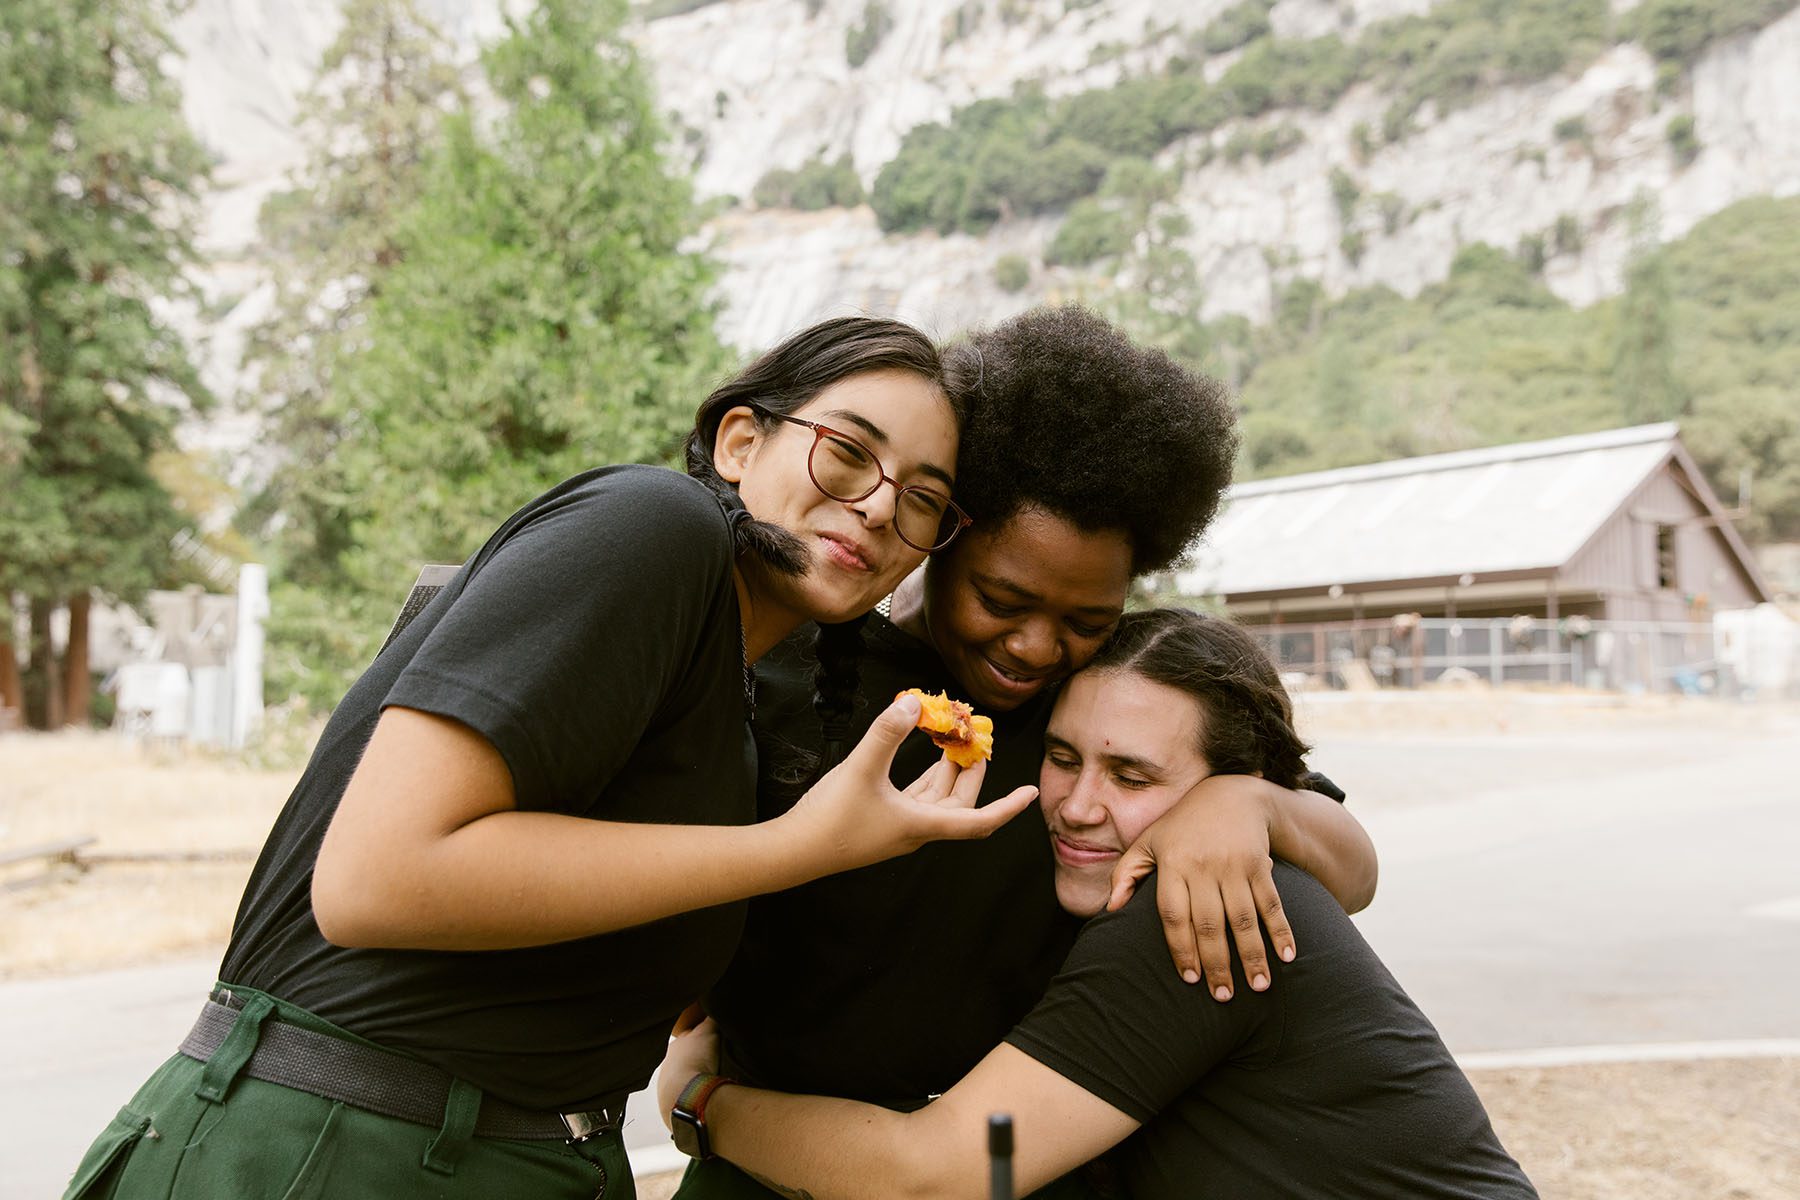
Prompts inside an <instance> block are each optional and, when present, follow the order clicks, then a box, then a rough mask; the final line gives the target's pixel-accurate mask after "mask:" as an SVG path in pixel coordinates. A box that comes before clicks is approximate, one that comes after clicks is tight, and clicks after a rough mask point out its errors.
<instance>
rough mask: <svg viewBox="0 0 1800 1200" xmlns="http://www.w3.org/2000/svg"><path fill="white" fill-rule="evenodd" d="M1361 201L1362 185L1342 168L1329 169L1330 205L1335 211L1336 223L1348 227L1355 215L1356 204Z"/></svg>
mask: <svg viewBox="0 0 1800 1200" xmlns="http://www.w3.org/2000/svg"><path fill="white" fill-rule="evenodd" d="M1361 199H1362V185H1361V184H1359V183H1357V182H1356V179H1355V177H1354V176H1352V175H1351V174H1350V172H1348V171H1346V170H1344V168H1342V167H1333V168H1331V203H1332V205H1333V206H1334V207H1336V209H1337V215H1338V223H1339V224H1340V225H1348V224H1349V223H1350V218H1351V217H1353V216H1355V215H1356V202H1357V201H1358V200H1361Z"/></svg>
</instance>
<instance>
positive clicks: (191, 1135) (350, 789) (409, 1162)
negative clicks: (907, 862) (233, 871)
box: [68, 318, 1032, 1200]
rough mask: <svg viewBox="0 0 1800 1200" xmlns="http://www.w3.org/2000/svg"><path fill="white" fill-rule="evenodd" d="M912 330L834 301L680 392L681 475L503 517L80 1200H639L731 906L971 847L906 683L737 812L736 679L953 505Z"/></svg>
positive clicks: (400, 667)
mask: <svg viewBox="0 0 1800 1200" xmlns="http://www.w3.org/2000/svg"><path fill="white" fill-rule="evenodd" d="M941 374H942V372H941V364H940V360H939V357H938V354H937V351H936V349H935V348H934V347H933V346H932V344H931V343H930V341H928V340H927V339H926V338H924V337H923V336H921V335H920V334H919V333H917V332H916V331H914V330H912V329H910V328H908V327H907V326H904V325H901V324H898V323H895V322H891V321H882V320H872V319H866V318H850V319H843V320H837V321H829V322H826V323H824V324H822V325H819V326H815V327H813V328H811V329H808V330H806V331H804V332H802V333H800V334H798V335H796V336H795V337H793V338H791V339H790V340H788V341H787V342H785V343H784V344H782V345H781V346H779V347H777V348H776V349H774V350H772V351H770V352H769V353H768V354H766V355H764V356H763V357H762V358H760V359H759V360H757V361H756V362H755V363H753V364H751V365H750V366H749V367H748V368H746V369H745V370H744V371H743V372H742V373H741V374H740V375H738V376H737V377H736V378H735V379H733V380H731V381H729V382H728V383H726V384H724V385H723V386H721V387H720V388H719V389H718V390H717V391H715V392H714V393H713V394H712V395H711V396H710V397H708V398H707V400H706V402H705V403H704V404H702V405H701V407H700V410H699V414H698V417H697V420H696V422H695V427H694V430H693V433H692V434H691V436H690V437H689V439H688V443H687V464H688V469H689V470H688V474H687V475H685V476H684V475H681V474H677V473H675V472H671V471H667V470H662V469H659V468H653V467H642V466H615V467H602V468H599V469H596V470H593V471H589V472H587V473H585V474H582V475H579V476H576V477H575V478H573V479H570V480H568V481H566V482H565V483H563V484H561V485H559V486H558V487H556V488H554V489H552V490H551V491H550V492H548V493H546V494H545V495H543V496H540V497H539V498H537V499H536V500H533V501H532V502H531V503H529V504H527V505H526V506H525V507H524V508H522V509H521V510H519V512H517V513H516V514H514V515H513V516H512V517H511V518H510V519H509V520H508V521H507V522H506V523H505V524H504V525H503V526H501V528H500V529H499V531H498V532H497V533H495V534H494V535H493V537H492V538H490V539H489V541H488V543H487V544H486V545H485V546H483V547H482V548H481V549H480V550H479V551H477V552H476V553H475V555H474V556H473V557H472V558H470V559H469V560H468V562H467V563H466V564H465V565H464V566H463V568H462V570H461V572H460V573H459V574H458V575H457V576H456V578H455V580H454V581H453V582H452V583H450V584H449V585H448V586H447V587H445V588H444V590H443V591H442V593H441V594H439V595H438V596H437V597H436V598H435V599H434V600H433V601H432V603H431V604H430V606H429V607H427V608H426V609H425V610H424V611H423V612H422V613H421V614H420V615H419V616H418V617H417V618H416V619H414V620H413V621H412V623H411V624H409V625H408V626H407V627H406V628H405V630H404V631H403V632H402V633H401V634H400V635H399V636H398V637H397V638H396V639H395V640H394V641H393V642H392V643H391V644H390V645H389V646H388V647H387V648H386V649H384V650H383V651H382V653H381V654H380V655H379V657H377V659H376V660H375V662H374V663H373V664H372V665H371V666H370V667H369V669H368V670H367V671H366V672H365V673H364V675H363V676H362V678H361V679H360V680H359V681H358V682H357V683H356V684H355V685H354V686H353V687H352V688H351V689H350V691H349V692H348V693H347V694H346V695H345V697H344V699H343V701H342V702H341V703H340V704H339V706H338V708H337V709H336V711H335V712H334V713H333V715H332V718H331V721H330V723H329V724H328V725H327V726H326V728H325V731H324V733H323V735H322V736H321V738H320V740H319V743H318V746H317V747H316V749H315V750H314V753H313V757H312V761H311V763H310V764H309V766H308V768H307V770H306V773H305V775H304V776H303V777H302V778H301V780H300V782H299V784H298V785H297V786H296V788H295V790H294V792H293V794H292V796H291V797H290V798H289V800H288V803H287V805H286V807H285V808H284V809H283V811H282V813H281V815H280V817H279V818H278V820H277V822H276V824H275V827H274V829H273V831H272V832H271V834H270V836H269V840H268V843H267V845H266V846H265V847H264V850H263V853H262V856H261V858H260V859H259V861H258V862H257V864H256V867H255V869H254V872H253V874H252V876H251V879H250V883H249V886H248V888H247V890H246V892H245V894H244V898H243V901H242V903H241V906H240V908H239V910H238V915H237V921H236V925H235V928H234V930H233V936H232V941H231V945H230V948H229V949H228V951H227V953H226V956H225V960H224V963H223V965H222V967H221V970H220V980H221V982H220V985H219V988H218V989H217V990H216V991H215V993H214V995H213V997H212V999H211V1000H209V1001H208V1003H207V1004H206V1006H205V1008H204V1011H203V1013H202V1016H201V1019H200V1021H199V1023H198V1024H197V1025H196V1026H195V1029H194V1031H193V1033H192V1034H190V1035H189V1037H188V1039H187V1040H186V1041H185V1042H184V1043H183V1045H182V1047H181V1051H180V1053H178V1054H176V1055H175V1056H174V1057H173V1058H171V1059H170V1060H169V1061H168V1062H167V1063H165V1064H164V1066H163V1067H162V1068H161V1069H160V1070H159V1071H158V1072H157V1073H156V1074H155V1075H154V1076H153V1077H152V1078H151V1080H150V1081H149V1082H148V1083H147V1084H146V1085H145V1086H144V1087H143V1088H142V1089H141V1090H140V1091H139V1092H138V1094H137V1096H136V1097H135V1098H134V1099H133V1100H132V1101H131V1102H130V1103H129V1104H128V1105H127V1106H126V1107H125V1108H124V1109H122V1110H121V1111H120V1113H119V1115H118V1117H117V1118H115V1119H114V1121H113V1122H112V1124H111V1125H110V1126H109V1127H108V1128H107V1130H106V1131H105V1132H104V1133H103V1134H102V1136H101V1137H100V1139H99V1140H98V1141H97V1142H96V1143H95V1144H94V1146H93V1148H92V1149H91V1150H90V1151H89V1153H88V1156H87V1158H86V1159H85V1160H84V1161H83V1163H82V1164H81V1166H80V1168H79V1170H78V1171H77V1173H76V1176H75V1178H74V1180H73V1181H72V1184H71V1186H70V1189H69V1192H68V1195H69V1196H71V1197H98V1196H107V1197H149V1196H182V1197H213V1196H217V1197H230V1198H231V1200H255V1198H257V1197H265V1196H267V1197H281V1196H287V1197H305V1196H348V1195H355V1196H369V1197H383V1196H422V1195H431V1196H440V1197H458V1196H469V1197H477V1196H479V1197H483V1198H484V1200H491V1198H494V1197H505V1196H513V1195H520V1196H527V1195H528V1196H533V1197H555V1196H568V1197H577V1196H580V1197H584V1198H587V1197H594V1196H596V1195H605V1196H609V1197H612V1196H621V1197H629V1196H630V1195H632V1184H631V1176H630V1171H629V1167H628V1165H627V1164H626V1161H625V1155H624V1148H623V1145H622V1143H621V1141H620V1136H619V1130H618V1124H619V1120H620V1116H621V1113H622V1108H623V1104H624V1099H625V1095H626V1094H627V1093H628V1092H630V1091H633V1090H635V1089H638V1088H641V1087H643V1086H644V1084H645V1083H646V1081H647V1080H648V1078H649V1076H650V1072H651V1070H652V1069H653V1068H654V1067H655V1065H656V1063H657V1062H658V1061H659V1060H660V1058H661V1057H662V1053H663V1048H664V1045H665V1038H666V1034H667V1030H668V1028H669V1025H670V1023H671V1021H672V1020H673V1019H674V1017H675V1015H676V1014H677V1013H679V1012H680V1011H681V1009H682V1008H683V1007H684V1006H685V1005H686V1004H687V1003H688V1002H689V1001H691V1000H692V999H693V998H694V997H695V996H696V995H699V994H700V993H702V992H704V991H705V990H706V989H707V988H708V987H709V986H710V984H711V983H712V982H713V980H714V979H716V978H717V977H718V975H719V974H720V972H721V971H723V970H724V968H725V965H726V963H727V962H728V961H729V959H730V956H731V953H732V951H733V949H734V947H735V946H736V944H737V940H738V936H739V932H740V930H741V927H742V924H743V920H744V903H743V902H744V900H745V899H746V898H747V897H749V896H752V895H755V894H757V893H760V892H765V891H769V890H772V889H777V888H783V887H790V886H793V885H795V884H798V883H801V882H804V881H806V880H809V879H812V878H815V877H817V876H819V875H823V874H826V873H828V872H832V871H838V870H843V869H845V868H848V867H856V866H862V865H866V864H869V863H873V862H876V861H878V860H880V859H883V858H886V857H888V856H891V855H894V854H899V853H903V852H905V851H907V850H910V849H912V848H914V847H916V846H918V845H920V844H922V843H924V842H926V841H929V840H933V839H937V838H978V837H982V836H985V835H986V834H987V833H988V832H990V831H991V830H992V829H994V828H995V827H997V826H998V825H1000V824H1002V823H1003V822H1005V821H1006V820H1007V819H1008V818H1010V817H1011V816H1013V815H1014V814H1015V813H1017V812H1018V811H1020V810H1021V809H1022V808H1023V807H1024V805H1026V804H1027V803H1029V801H1030V799H1031V795H1032V793H1031V789H1029V788H1025V789H1020V790H1018V791H1016V792H1015V793H1014V794H1012V795H1010V796H1008V797H1006V798H1005V799H1003V800H1001V801H1000V802H998V803H996V804H991V805H988V806H987V807H985V808H982V809H979V810H977V809H974V808H972V804H973V801H974V798H975V795H976V791H977V789H978V788H979V786H980V782H981V778H982V774H983V772H982V770H981V769H980V768H976V769H974V770H971V771H967V772H962V773H958V772H956V771H955V770H954V769H953V768H951V767H949V766H947V765H940V766H937V767H934V768H933V769H931V770H930V771H927V772H925V773H924V774H923V775H922V776H921V777H919V778H918V779H917V780H916V781H912V782H908V784H907V785H906V786H905V787H904V788H903V789H902V788H897V787H895V786H894V785H892V784H890V783H889V781H888V780H889V760H890V759H891V758H892V756H893V753H894V750H895V748H896V747H897V746H898V745H899V744H900V743H901V741H902V740H903V739H904V738H905V737H906V734H907V733H908V731H909V730H910V729H911V728H912V724H913V720H914V718H915V717H916V715H917V707H918V706H917V701H913V700H905V701H899V702H895V703H892V704H888V705H885V706H884V711H883V712H882V713H881V715H880V717H879V719H877V720H876V721H875V722H874V724H873V726H872V727H871V729H870V731H869V733H868V736H867V737H865V738H864V739H863V740H862V742H861V744H860V745H859V746H858V747H857V748H856V749H855V751H854V752H852V753H851V754H850V755H849V757H848V758H847V759H846V760H845V761H844V762H843V764H842V765H841V766H839V767H838V768H837V769H836V770H834V771H833V772H831V773H830V774H829V775H828V776H826V777H825V778H824V779H822V780H821V781H820V782H819V783H818V785H817V786H815V787H813V788H812V789H811V790H810V791H809V792H808V793H807V794H806V795H805V796H804V797H803V798H802V799H801V801H800V802H799V803H798V804H796V805H795V806H794V807H793V808H792V810H790V811H789V812H786V813H784V814H783V815H782V816H781V817H779V818H777V819H774V820H770V821H766V822H763V823H761V824H757V823H756V807H755V752H754V748H753V745H752V743H751V737H750V728H749V719H750V717H751V715H752V711H753V708H754V706H755V703H756V697H755V695H754V689H753V686H752V678H753V677H752V675H751V664H752V663H754V662H755V661H756V660H757V659H758V658H759V657H760V656H761V655H762V654H763V653H764V652H766V651H767V650H768V649H769V648H770V647H771V646H774V645H775V644H777V643H779V642H780V641H782V640H783V639H784V638H786V637H787V636H788V635H789V634H790V633H792V632H793V631H794V629H795V628H796V627H797V626H799V625H800V624H802V623H803V622H809V621H810V622H817V623H819V626H820V628H821V629H826V630H829V629H831V628H833V627H834V626H835V625H837V624H839V623H842V622H844V621H847V620H849V619H851V618H854V617H857V616H859V615H861V614H862V613H864V612H866V611H867V610H868V609H869V607H870V606H871V605H873V604H874V603H875V602H876V601H877V600H879V599H880V598H881V597H882V596H885V595H887V594H888V593H889V592H890V591H892V589H893V587H894V585H895V584H897V583H898V582H899V581H900V580H901V579H902V578H904V577H905V576H906V575H907V574H908V573H909V572H910V571H911V570H912V569H913V568H915V567H917V566H918V565H919V563H920V562H921V561H922V560H923V558H924V556H925V554H926V552H927V551H929V550H932V549H934V548H941V547H942V546H943V545H945V544H946V543H948V542H949V541H950V540H951V539H952V538H954V537H956V536H957V534H958V533H959V532H960V531H961V529H962V528H963V527H964V525H966V523H967V520H966V518H965V517H964V516H963V515H962V514H961V513H960V512H959V510H958V509H957V508H956V506H955V505H954V504H953V503H952V502H951V501H950V498H949V493H950V489H951V486H952V484H953V482H954V474H953V471H954V464H955V455H956V446H957V439H958V434H959V430H958V424H959V421H958V417H959V414H958V412H957V411H956V408H955V406H954V405H953V403H952V402H951V400H950V399H949V397H948V395H947V393H946V391H945V389H944V387H943V383H942V378H941Z"/></svg>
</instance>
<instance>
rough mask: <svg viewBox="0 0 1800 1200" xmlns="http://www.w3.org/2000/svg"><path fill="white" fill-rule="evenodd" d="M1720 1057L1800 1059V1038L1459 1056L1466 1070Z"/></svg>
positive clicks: (1514, 1051) (1643, 1044)
mask: <svg viewBox="0 0 1800 1200" xmlns="http://www.w3.org/2000/svg"><path fill="white" fill-rule="evenodd" d="M1716 1058H1800V1038H1761V1039H1753V1040H1744V1041H1724V1042H1640V1043H1637V1044H1635V1045H1633V1044H1623V1045H1617V1046H1546V1047H1544V1048H1542V1049H1537V1050H1488V1051H1482V1052H1479V1053H1475V1054H1459V1055H1457V1056H1456V1062H1457V1065H1458V1066H1460V1067H1462V1069H1463V1070H1465V1071H1505V1070H1514V1069H1517V1068H1520V1067H1577V1066H1587V1065H1590V1064H1594V1063H1640V1062H1697V1061H1699V1060H1701V1059H1716Z"/></svg>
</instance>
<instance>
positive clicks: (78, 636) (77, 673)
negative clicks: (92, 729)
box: [62, 589, 94, 725]
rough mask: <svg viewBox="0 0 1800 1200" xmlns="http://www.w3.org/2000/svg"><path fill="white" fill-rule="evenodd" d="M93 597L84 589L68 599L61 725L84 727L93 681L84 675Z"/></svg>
mask: <svg viewBox="0 0 1800 1200" xmlns="http://www.w3.org/2000/svg"><path fill="white" fill-rule="evenodd" d="M93 606H94V594H93V593H92V592H90V591H87V590H86V589H83V590H81V591H78V592H74V593H72V594H71V595H70V596H69V644H68V647H67V648H66V649H64V650H63V664H62V665H63V724H65V725H86V724H87V723H88V702H89V700H90V699H91V698H92V692H93V678H92V676H91V675H90V674H89V672H88V614H89V613H90V612H91V611H92V609H93Z"/></svg>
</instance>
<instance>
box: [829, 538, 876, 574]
mask: <svg viewBox="0 0 1800 1200" xmlns="http://www.w3.org/2000/svg"><path fill="white" fill-rule="evenodd" d="M819 541H820V542H822V543H824V546H825V557H826V558H827V559H829V560H830V561H831V562H833V563H835V564H837V565H838V566H840V567H843V568H844V569H845V570H846V571H859V572H862V573H863V574H865V575H873V574H874V573H875V569H876V563H875V556H874V555H873V554H872V553H870V552H869V551H868V550H867V549H865V548H864V547H863V545H862V544H861V543H859V542H857V541H855V540H854V539H852V538H847V537H844V536H843V535H842V534H837V533H821V534H820V535H819Z"/></svg>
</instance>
